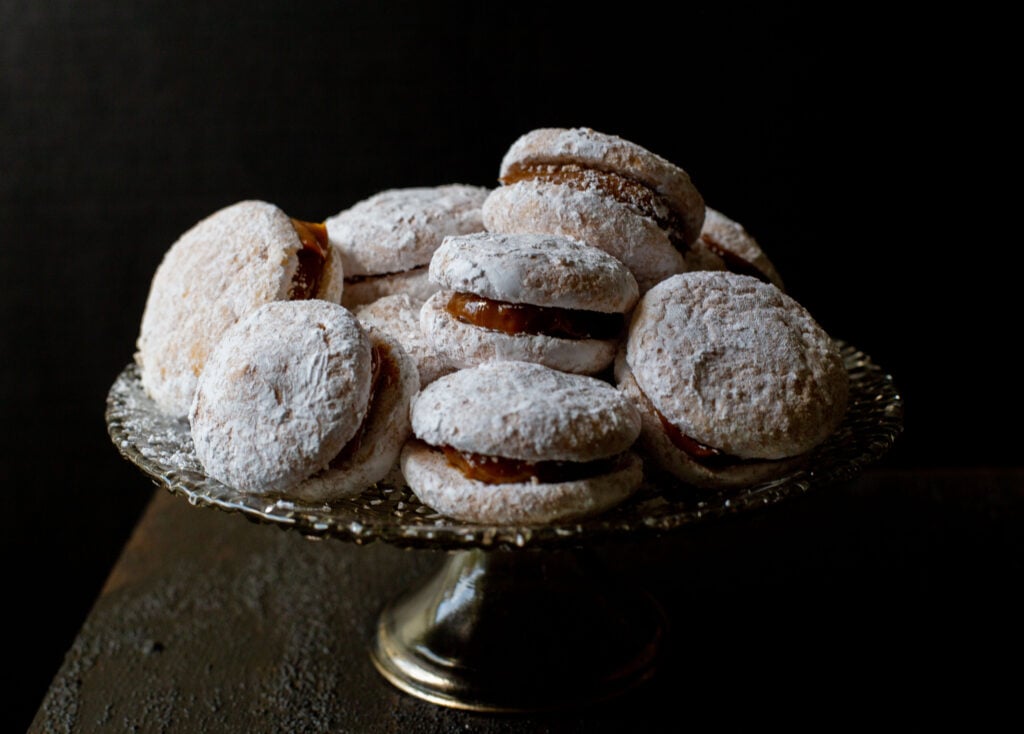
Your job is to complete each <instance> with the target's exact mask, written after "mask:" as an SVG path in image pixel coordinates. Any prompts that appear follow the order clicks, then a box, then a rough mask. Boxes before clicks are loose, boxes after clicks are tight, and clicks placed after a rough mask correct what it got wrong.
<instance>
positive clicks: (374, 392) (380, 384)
mask: <svg viewBox="0 0 1024 734" xmlns="http://www.w3.org/2000/svg"><path fill="white" fill-rule="evenodd" d="M370 356H371V360H372V361H371V370H372V372H371V376H370V398H369V402H368V404H367V406H366V415H364V416H363V422H362V423H360V424H359V428H358V429H357V430H356V433H355V435H354V436H353V437H352V438H350V439H349V441H348V443H347V444H345V445H344V446H343V447H342V449H341V451H339V452H338V454H337V455H336V456H335V457H334V458H333V459H331V461H330V468H332V469H336V468H338V467H340V466H342V465H343V464H344V463H345V462H347V461H348V460H349V459H351V458H352V457H353V456H355V454H356V452H357V451H359V449H360V447H361V446H362V445H363V440H364V439H365V438H366V433H367V431H369V428H370V426H371V425H372V424H373V421H374V419H375V418H376V412H377V410H379V406H380V401H379V400H378V395H379V393H380V391H381V390H386V389H388V388H390V387H391V386H392V385H394V384H395V383H397V382H398V366H397V365H396V364H395V360H394V357H393V356H392V355H391V348H390V347H389V346H387V345H386V344H380V343H378V344H375V345H374V346H373V351H372V352H371V353H370Z"/></svg>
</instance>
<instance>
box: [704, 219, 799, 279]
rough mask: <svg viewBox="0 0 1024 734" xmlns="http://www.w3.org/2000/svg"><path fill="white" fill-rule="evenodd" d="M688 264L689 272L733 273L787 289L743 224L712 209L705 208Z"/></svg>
mask: <svg viewBox="0 0 1024 734" xmlns="http://www.w3.org/2000/svg"><path fill="white" fill-rule="evenodd" d="M686 263H687V265H688V266H689V268H688V269H689V270H729V271H731V272H733V273H738V274H740V275H750V276H752V277H754V278H758V279H759V280H763V281H764V282H766V283H771V284H772V285H774V286H775V287H777V288H779V289H780V290H785V289H786V288H785V286H784V284H783V282H782V277H781V276H780V275H779V273H778V271H777V270H776V269H775V266H774V265H773V264H772V261H771V260H769V259H768V256H767V255H766V254H765V253H764V250H762V249H761V245H760V244H758V241H757V240H756V239H754V236H753V235H751V234H750V232H748V231H747V229H746V228H745V227H744V226H743V225H742V224H740V223H739V222H736V221H734V220H732V219H730V218H729V217H727V216H725V215H724V214H722V213H721V212H720V211H718V210H717V209H712V208H711V207H706V208H705V217H704V226H703V228H702V229H701V232H700V237H699V238H698V239H697V241H696V242H694V243H693V246H692V247H691V248H690V250H689V252H687V254H686Z"/></svg>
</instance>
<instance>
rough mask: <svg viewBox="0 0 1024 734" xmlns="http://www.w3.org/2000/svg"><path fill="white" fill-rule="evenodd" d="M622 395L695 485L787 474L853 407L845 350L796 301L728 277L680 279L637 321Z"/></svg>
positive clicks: (651, 298) (620, 363)
mask: <svg viewBox="0 0 1024 734" xmlns="http://www.w3.org/2000/svg"><path fill="white" fill-rule="evenodd" d="M616 377H617V379H618V381H619V384H620V388H621V389H622V390H623V391H624V393H625V394H627V395H629V396H630V397H631V398H632V399H633V400H634V402H635V403H636V405H637V406H638V408H639V409H640V412H641V414H642V415H643V417H644V427H643V432H642V436H641V439H640V444H641V445H642V446H643V447H644V449H645V450H646V451H647V452H648V454H649V455H650V456H651V457H652V458H653V459H655V460H656V461H657V463H658V464H659V465H660V466H661V467H662V468H663V469H665V470H667V471H670V472H672V473H674V474H675V475H677V476H679V477H680V478H681V479H683V480H684V481H687V482H689V483H691V484H694V485H695V486H702V487H721V486H736V485H739V484H743V483H749V482H751V481H760V480H765V479H769V478H773V477H776V476H781V475H783V474H785V473H787V472H788V471H790V470H792V468H793V466H794V461H795V460H800V459H802V458H803V457H804V455H805V454H806V453H807V452H809V451H810V450H812V449H813V448H814V447H816V446H818V445H819V444H820V443H821V442H823V441H824V440H825V439H826V438H827V437H828V436H829V435H830V434H831V433H832V432H834V431H835V429H836V428H837V427H838V426H839V423H840V422H841V421H842V418H843V416H844V414H845V411H846V405H847V399H848V376H847V372H846V368H845V365H844V364H843V360H842V355H841V354H840V352H839V349H838V347H837V345H836V344H835V342H834V341H833V340H832V339H831V338H830V337H829V335H828V334H827V333H826V332H825V330H824V329H822V328H821V326H820V325H819V324H818V323H817V322H816V321H815V320H814V319H813V317H812V316H811V315H810V314H809V313H808V312H807V310H806V309H805V308H804V307H803V306H801V305H800V304H799V303H797V302H796V301H795V300H794V299H793V298H791V297H789V296H787V295H786V294H785V293H783V292H782V291H781V290H779V289H778V288H776V287H775V286H773V285H770V284H767V283H764V282H762V281H760V280H757V279H756V278H753V277H750V276H746V275H737V274H735V273H730V272H726V271H700V272H689V273H683V274H680V275H676V276H673V277H672V278H669V279H668V280H666V281H664V282H662V283H660V284H659V285H657V286H655V287H654V288H652V289H651V290H650V291H648V292H647V293H646V294H645V295H644V297H643V298H641V300H640V302H639V304H637V307H636V309H635V310H634V313H633V319H632V322H631V324H630V329H629V337H628V339H627V341H626V348H625V353H624V355H623V357H622V359H620V360H617V362H616Z"/></svg>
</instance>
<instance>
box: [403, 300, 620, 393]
mask: <svg viewBox="0 0 1024 734" xmlns="http://www.w3.org/2000/svg"><path fill="white" fill-rule="evenodd" d="M451 296H452V292H451V291H440V292H439V293H435V294H434V295H433V296H431V297H430V298H428V299H427V301H426V302H425V303H424V304H423V307H422V309H421V310H420V329H421V330H422V332H423V334H424V335H425V336H426V337H427V340H428V341H429V342H430V346H431V348H432V349H433V350H434V351H435V352H437V353H438V354H440V355H441V356H442V358H443V359H444V361H445V362H446V363H447V364H449V365H451V366H453V367H459V368H462V367H474V366H476V365H479V364H484V363H487V362H495V361H522V362H536V363H537V364H542V365H546V366H548V367H552V368H554V369H557V370H562V371H563V372H574V373H578V374H583V375H592V374H595V373H597V372H600V371H601V370H603V369H604V368H605V367H607V366H608V365H609V364H610V363H611V361H612V359H613V358H614V357H615V350H616V349H617V348H618V345H619V340H616V339H561V338H558V337H553V336H546V335H544V334H507V333H505V332H502V331H496V330H493V329H485V328H483V327H480V326H474V325H473V324H464V323H462V322H461V321H459V320H458V319H456V318H454V317H453V316H452V315H451V314H450V313H448V311H447V310H446V308H445V306H446V305H447V303H448V299H449V298H451Z"/></svg>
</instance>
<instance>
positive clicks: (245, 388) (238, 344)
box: [189, 300, 373, 494]
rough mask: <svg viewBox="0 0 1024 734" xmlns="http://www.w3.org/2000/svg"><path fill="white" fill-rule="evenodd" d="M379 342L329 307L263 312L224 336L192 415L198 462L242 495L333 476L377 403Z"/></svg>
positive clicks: (287, 305) (315, 304)
mask: <svg viewBox="0 0 1024 734" xmlns="http://www.w3.org/2000/svg"><path fill="white" fill-rule="evenodd" d="M372 379H373V354H372V347H371V343H370V339H369V337H368V336H367V334H366V332H365V331H364V330H363V328H362V327H361V326H360V325H359V322H358V321H357V320H356V318H355V316H353V315H352V314H351V313H350V312H349V311H348V310H347V309H345V308H343V307H341V306H340V305H338V304H333V303H328V302H326V301H319V300H310V301H278V302H274V303H269V304H267V305H264V306H261V307H260V308H258V309H256V310H255V311H253V312H252V313H250V314H249V316H247V317H246V318H245V319H243V320H242V321H240V322H239V323H237V324H236V325H235V326H233V327H231V328H230V329H229V330H228V331H227V332H225V334H224V337H223V339H222V340H221V341H220V342H219V343H218V345H217V347H216V348H215V349H214V350H213V352H212V353H211V355H210V359H209V360H208V362H207V364H206V367H205V368H204V369H203V372H202V374H201V375H200V378H199V381H198V386H197V389H196V393H195V398H194V400H193V402H192V406H191V410H190V411H189V425H190V427H191V431H192V440H193V443H194V444H195V451H196V456H197V457H198V458H199V461H200V462H201V463H202V465H203V467H204V468H205V469H206V472H207V474H209V475H210V476H211V477H213V478H215V479H217V480H219V481H221V482H223V483H224V484H227V485H228V486H231V487H234V488H236V489H239V490H242V491H246V492H254V493H260V494H264V493H270V494H282V493H285V492H286V491H287V490H289V489H290V488H291V487H293V486H295V485H296V484H298V483H299V482H300V481H302V480H303V479H306V478H307V477H309V476H311V475H312V474H314V473H316V472H318V471H320V470H322V469H324V468H326V467H327V466H328V464H329V463H330V461H331V460H332V459H334V457H335V456H337V455H338V453H339V452H340V451H341V450H342V449H343V447H344V446H345V445H346V444H347V443H348V442H349V441H350V440H352V439H353V438H354V437H355V436H356V435H357V433H358V431H359V428H360V426H361V425H362V422H363V418H364V416H365V415H366V413H367V408H368V405H369V402H370V394H371V392H370V390H371V385H372Z"/></svg>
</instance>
